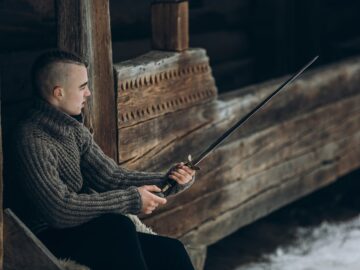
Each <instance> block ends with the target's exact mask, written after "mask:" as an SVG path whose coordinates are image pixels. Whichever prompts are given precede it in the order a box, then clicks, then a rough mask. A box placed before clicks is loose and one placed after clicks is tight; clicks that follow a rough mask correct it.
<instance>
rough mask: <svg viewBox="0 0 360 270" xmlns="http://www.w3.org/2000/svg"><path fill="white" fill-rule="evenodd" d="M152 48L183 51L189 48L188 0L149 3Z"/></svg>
mask: <svg viewBox="0 0 360 270" xmlns="http://www.w3.org/2000/svg"><path fill="white" fill-rule="evenodd" d="M151 25H152V48H153V49H155V50H164V51H178V52H179V51H184V50H186V49H188V48H189V3H188V1H184V0H183V1H161V2H154V3H152V5H151Z"/></svg>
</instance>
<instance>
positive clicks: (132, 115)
mask: <svg viewBox="0 0 360 270" xmlns="http://www.w3.org/2000/svg"><path fill="white" fill-rule="evenodd" d="M114 67H115V71H116V76H117V81H118V84H117V85H118V97H117V102H118V103H117V106H118V126H119V127H121V128H122V127H128V126H132V125H134V124H136V123H139V122H143V121H146V120H148V119H151V118H154V117H157V116H160V115H164V114H166V113H169V112H174V111H177V110H181V109H184V108H189V107H191V106H193V105H196V104H200V103H204V102H208V101H210V100H213V99H214V98H215V97H216V95H217V89H216V86H215V83H214V79H213V77H212V74H211V68H210V66H209V59H208V57H207V56H206V53H205V51H204V50H202V49H190V50H187V51H185V52H181V53H175V52H159V51H151V52H149V53H147V54H145V55H143V56H140V57H138V58H135V59H133V60H129V61H125V62H122V63H120V64H116V65H114ZM120 159H121V160H124V159H123V158H122V157H120Z"/></svg>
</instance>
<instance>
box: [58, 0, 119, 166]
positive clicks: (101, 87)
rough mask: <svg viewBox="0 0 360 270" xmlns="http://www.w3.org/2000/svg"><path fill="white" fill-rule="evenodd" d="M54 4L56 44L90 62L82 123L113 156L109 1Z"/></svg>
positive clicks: (113, 135) (113, 125)
mask: <svg viewBox="0 0 360 270" xmlns="http://www.w3.org/2000/svg"><path fill="white" fill-rule="evenodd" d="M56 3H57V15H58V47H59V48H61V49H66V50H69V51H72V52H76V53H78V54H80V55H82V56H84V57H85V58H86V59H87V60H88V61H89V64H90V65H89V83H90V87H91V90H92V98H91V99H90V102H89V106H88V107H87V108H86V110H85V123H86V124H87V126H88V127H90V128H91V129H93V131H94V138H95V141H96V142H97V143H98V144H99V145H100V147H101V148H102V149H103V151H104V152H105V153H106V154H107V155H108V156H110V157H112V158H114V159H117V147H116V145H117V144H116V143H117V140H116V136H117V135H116V107H115V91H114V77H113V69H112V49H111V31H110V18H109V1H108V0H106V1H103V0H95V1H86V0H76V1H74V0H64V1H63V0H61V1H60V0H59V1H56ZM104 116H106V117H104ZM87 119H88V120H87Z"/></svg>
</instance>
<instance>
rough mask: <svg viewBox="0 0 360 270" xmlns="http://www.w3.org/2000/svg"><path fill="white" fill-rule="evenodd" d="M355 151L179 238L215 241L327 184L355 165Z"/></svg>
mask: <svg viewBox="0 0 360 270" xmlns="http://www.w3.org/2000/svg"><path fill="white" fill-rule="evenodd" d="M359 154H360V152H359V151H357V152H355V151H351V149H350V152H349V153H346V154H345V155H344V156H342V158H341V159H340V160H339V162H338V164H337V166H333V165H328V166H326V165H323V166H321V167H318V168H315V169H314V170H313V171H310V172H308V173H307V174H305V175H301V176H298V177H295V178H293V179H291V180H290V181H288V182H285V183H283V184H280V185H279V186H277V187H274V188H272V189H269V190H266V191H265V192H263V193H260V194H258V196H256V197H255V198H253V199H252V200H249V201H247V202H245V203H244V204H243V205H239V206H237V207H235V208H233V209H230V210H229V211H227V212H225V213H223V214H222V215H219V216H217V217H215V218H213V219H212V220H208V221H207V222H205V223H204V224H202V226H200V227H198V228H197V229H195V230H193V231H191V232H189V233H188V234H186V235H184V236H183V237H182V241H184V242H185V243H187V242H189V243H204V244H208V245H210V244H212V243H215V242H216V241H218V240H219V239H221V238H223V237H226V236H227V235H229V234H230V233H232V232H234V231H236V230H237V229H238V228H240V227H243V226H245V225H247V224H249V223H251V222H253V221H254V220H256V219H258V218H260V217H262V216H264V215H266V214H268V213H270V212H271V211H273V210H275V209H277V208H279V207H281V206H284V205H285V204H288V203H290V202H292V201H294V200H296V199H298V198H300V197H302V196H304V195H306V194H309V193H310V192H312V191H314V190H315V189H318V188H321V187H323V186H325V185H328V184H330V183H331V182H333V181H335V180H336V179H337V178H338V177H340V176H342V175H343V174H344V173H346V172H350V171H352V170H354V169H355V168H358V167H359V165H358V164H354V161H355V162H356V159H357V157H358V156H359ZM269 202H271V203H269ZM254 209H256V211H254Z"/></svg>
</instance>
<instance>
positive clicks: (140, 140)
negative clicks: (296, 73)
mask: <svg viewBox="0 0 360 270" xmlns="http://www.w3.org/2000/svg"><path fill="white" fill-rule="evenodd" d="M280 83H281V80H277V81H272V82H267V83H264V84H260V85H255V86H251V87H247V88H245V89H240V90H239V91H235V92H231V93H229V94H226V95H221V96H219V99H218V100H217V101H214V102H211V103H207V104H203V105H201V106H196V107H192V108H190V109H188V110H186V111H185V110H180V111H177V112H175V113H171V114H166V115H162V116H159V117H156V118H154V119H149V120H148V121H143V122H139V123H138V124H135V125H132V126H129V127H123V128H122V127H120V129H119V146H120V149H119V155H120V161H121V162H122V164H123V165H125V166H127V167H129V168H134V169H142V170H165V169H167V167H168V166H170V165H171V164H172V163H174V162H176V161H179V159H184V158H186V157H187V155H188V154H192V155H193V156H195V155H196V154H197V153H199V151H201V149H204V148H205V147H206V146H207V144H208V143H209V142H210V141H212V140H214V139H215V138H217V137H218V136H219V134H221V133H222V132H223V131H224V130H226V128H228V127H229V126H231V125H232V124H233V123H234V122H235V121H237V120H238V119H239V118H240V117H241V116H242V115H244V114H245V113H247V112H248V111H250V110H251V108H253V107H254V106H255V105H256V104H257V103H258V102H260V101H261V100H262V99H263V98H264V97H265V96H266V95H268V94H269V93H270V92H271V91H273V90H274V89H275V88H276V87H277V86H278V85H279V84H280ZM358 85H360V65H358V63H357V59H354V60H351V61H344V62H342V63H340V64H337V65H332V66H328V67H326V68H323V69H318V70H315V71H313V72H309V73H307V74H305V76H303V77H302V78H301V79H299V80H298V81H297V82H296V83H294V84H292V85H291V86H290V87H288V88H287V89H285V90H284V92H283V93H280V94H279V95H278V96H277V97H276V98H275V99H274V100H273V101H272V102H271V103H270V104H268V105H267V106H266V107H264V108H263V111H261V112H259V113H258V114H257V115H256V117H254V118H253V119H252V121H249V122H248V123H247V124H246V126H244V128H242V130H241V131H239V132H237V133H236V134H234V135H233V136H231V137H230V138H229V139H228V142H230V141H231V140H238V139H240V138H241V137H244V136H247V135H249V134H253V133H255V132H257V131H260V130H263V129H265V128H267V127H269V126H271V125H274V123H278V122H283V121H286V120H288V119H290V118H292V117H295V116H297V115H301V114H303V113H306V112H308V111H311V110H313V109H314V108H317V107H320V106H323V105H325V104H328V103H332V102H335V101H337V100H340V99H342V98H346V97H349V96H353V95H355V94H357V93H358V91H359V90H358ZM334 89H335V90H334ZM189 116H191V117H189ZM184 146H186V147H184Z"/></svg>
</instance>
